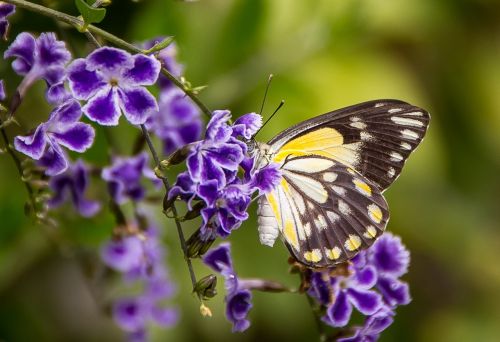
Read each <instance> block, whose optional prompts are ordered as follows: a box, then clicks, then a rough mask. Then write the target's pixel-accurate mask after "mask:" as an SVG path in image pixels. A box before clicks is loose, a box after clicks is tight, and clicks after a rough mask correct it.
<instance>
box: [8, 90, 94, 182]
mask: <svg viewBox="0 0 500 342" xmlns="http://www.w3.org/2000/svg"><path fill="white" fill-rule="evenodd" d="M81 116H82V111H81V108H80V104H79V103H78V102H77V101H75V100H72V99H70V100H68V101H66V102H64V103H63V104H61V105H59V106H57V107H55V108H54V110H53V111H52V113H51V114H50V117H49V119H48V121H47V122H44V123H42V124H40V125H39V126H38V127H37V128H36V129H35V131H34V133H32V134H30V135H27V136H17V137H16V138H15V139H14V146H15V148H16V150H18V151H19V152H22V153H24V154H26V155H27V156H29V157H31V158H32V159H34V160H37V161H38V164H39V165H40V166H43V167H45V173H46V174H47V175H49V176H54V175H57V174H60V173H62V172H64V171H65V170H66V169H67V168H68V157H67V156H66V153H65V152H64V150H63V149H62V147H63V146H64V147H66V148H68V149H69V150H72V151H76V152H80V153H82V152H85V151H86V150H87V149H88V148H89V147H90V146H91V145H92V143H93V142H94V136H95V132H94V129H93V128H92V126H90V125H88V124H86V123H83V122H80V118H81Z"/></svg>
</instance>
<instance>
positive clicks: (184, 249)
mask: <svg viewBox="0 0 500 342" xmlns="http://www.w3.org/2000/svg"><path fill="white" fill-rule="evenodd" d="M141 129H142V134H143V136H144V139H145V140H146V144H147V145H148V147H149V150H150V151H151V155H152V156H153V160H154V162H155V165H156V168H157V169H159V168H161V164H160V158H159V157H158V153H157V152H156V148H155V147H154V145H153V142H152V141H151V137H150V135H149V132H148V130H147V128H146V126H144V125H141ZM161 181H162V182H163V187H164V188H165V191H166V192H167V194H168V192H169V191H170V184H169V182H168V179H167V178H166V177H165V176H163V177H161ZM171 210H172V214H173V216H174V219H175V226H176V227H177V234H178V235H179V240H180V242H181V248H182V252H183V253H184V259H185V260H186V264H187V265H188V269H189V276H190V277H191V283H192V285H193V289H194V287H195V285H196V283H197V280H196V275H195V274H194V270H193V264H192V263H191V259H190V258H189V257H188V256H187V246H186V238H185V237H184V232H183V231H182V226H181V223H180V221H179V219H178V215H177V208H176V207H175V204H172V207H171Z"/></svg>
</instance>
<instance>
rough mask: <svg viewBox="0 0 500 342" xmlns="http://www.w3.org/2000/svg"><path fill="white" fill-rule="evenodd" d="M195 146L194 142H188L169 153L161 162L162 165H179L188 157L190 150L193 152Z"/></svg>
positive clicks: (166, 166) (165, 166)
mask: <svg viewBox="0 0 500 342" xmlns="http://www.w3.org/2000/svg"><path fill="white" fill-rule="evenodd" d="M193 146H194V145H193V144H188V145H185V146H183V147H181V148H180V149H178V150H177V151H175V152H174V153H172V154H171V155H169V156H168V157H167V159H165V160H162V161H161V162H160V165H161V166H162V167H164V168H169V167H170V165H177V164H180V163H182V162H183V161H184V160H186V158H187V157H188V155H189V152H191V149H192V148H193Z"/></svg>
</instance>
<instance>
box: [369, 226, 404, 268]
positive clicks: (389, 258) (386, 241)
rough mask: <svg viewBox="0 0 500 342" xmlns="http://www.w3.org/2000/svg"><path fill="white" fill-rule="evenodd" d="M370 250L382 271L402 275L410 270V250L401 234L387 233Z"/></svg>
mask: <svg viewBox="0 0 500 342" xmlns="http://www.w3.org/2000/svg"><path fill="white" fill-rule="evenodd" d="M370 250H371V251H372V253H371V254H370V257H371V261H372V263H373V264H374V265H375V267H376V268H377V270H378V271H379V272H380V273H383V274H387V275H391V276H394V277H400V276H402V275H403V274H405V273H406V272H408V266H409V264H410V252H408V250H407V249H406V247H405V246H404V245H403V243H402V242H401V238H400V237H399V236H394V235H392V234H390V233H385V234H384V235H382V236H381V237H380V238H379V239H378V240H377V241H375V243H374V244H373V246H372V248H371V249H370Z"/></svg>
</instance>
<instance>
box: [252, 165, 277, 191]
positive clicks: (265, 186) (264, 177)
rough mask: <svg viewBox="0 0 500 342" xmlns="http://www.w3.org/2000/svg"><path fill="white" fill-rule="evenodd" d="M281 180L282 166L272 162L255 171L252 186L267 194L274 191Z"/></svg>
mask: <svg viewBox="0 0 500 342" xmlns="http://www.w3.org/2000/svg"><path fill="white" fill-rule="evenodd" d="M280 181H281V171H280V166H279V165H278V164H276V163H272V164H269V165H268V166H266V167H264V168H262V169H260V170H258V171H257V172H256V173H255V175H254V176H253V177H252V180H251V186H252V187H255V188H257V189H259V190H260V191H261V192H262V193H264V194H266V193H269V192H271V191H273V189H274V188H275V187H276V186H278V184H279V182H280Z"/></svg>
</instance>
